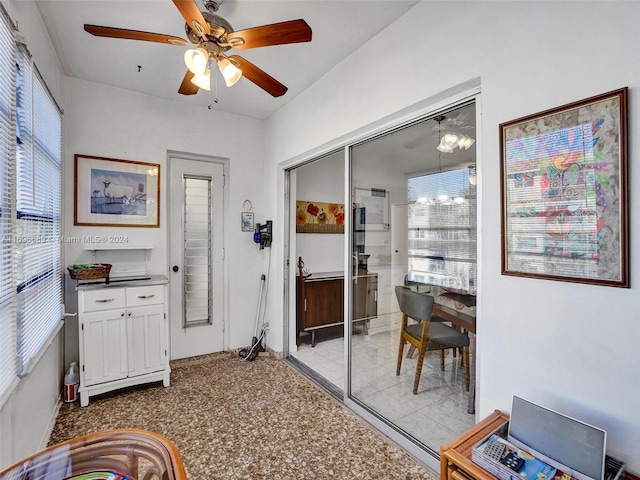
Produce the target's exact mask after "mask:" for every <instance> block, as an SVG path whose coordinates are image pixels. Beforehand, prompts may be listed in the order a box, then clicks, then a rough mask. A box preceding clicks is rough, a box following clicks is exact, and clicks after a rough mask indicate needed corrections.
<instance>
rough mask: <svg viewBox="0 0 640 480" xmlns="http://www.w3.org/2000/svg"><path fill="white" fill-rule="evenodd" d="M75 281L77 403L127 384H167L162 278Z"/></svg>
mask: <svg viewBox="0 0 640 480" xmlns="http://www.w3.org/2000/svg"><path fill="white" fill-rule="evenodd" d="M140 283H141V282H131V284H124V285H123V286H120V285H118V286H116V284H111V285H103V286H99V287H96V286H95V285H92V284H89V285H79V286H78V287H77V290H78V321H79V339H80V352H79V353H80V387H79V389H78V392H79V394H80V405H81V406H83V407H84V406H87V405H88V404H89V397H91V396H93V395H98V394H100V393H105V392H108V391H111V390H115V389H118V388H122V387H128V386H131V385H138V384H141V383H148V382H157V381H162V383H163V385H164V386H165V387H168V386H169V373H170V369H169V322H168V319H167V314H166V313H167V286H166V282H165V283H164V284H162V283H161V284H149V285H146V284H140Z"/></svg>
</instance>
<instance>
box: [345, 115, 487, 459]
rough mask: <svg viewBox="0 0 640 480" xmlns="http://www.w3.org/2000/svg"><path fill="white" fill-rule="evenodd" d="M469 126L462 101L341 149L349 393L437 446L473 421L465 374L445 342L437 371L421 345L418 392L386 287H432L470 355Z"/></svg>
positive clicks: (413, 357) (471, 118)
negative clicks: (347, 234)
mask: <svg viewBox="0 0 640 480" xmlns="http://www.w3.org/2000/svg"><path fill="white" fill-rule="evenodd" d="M445 136H446V141H445ZM475 136H476V135H475V105H474V104H473V103H470V104H466V105H464V106H462V107H459V108H456V109H453V110H451V111H448V112H445V113H444V114H441V115H438V116H434V117H431V118H426V119H424V120H421V121H418V122H415V123H413V124H411V125H408V126H406V127H404V128H399V129H396V130H394V131H392V132H389V133H387V134H385V135H379V136H377V137H375V138H373V139H371V140H368V141H364V142H362V143H360V144H358V145H356V146H353V147H351V149H350V163H351V205H352V212H351V213H352V225H351V228H352V242H351V246H350V247H351V272H350V273H351V277H352V279H351V280H352V288H351V300H350V301H351V316H350V322H351V336H350V345H349V352H350V353H349V369H350V380H351V381H350V385H349V386H348V392H349V395H350V396H351V397H352V398H353V399H354V400H356V401H358V402H359V403H361V404H363V405H364V406H366V407H367V408H369V409H371V410H372V411H374V412H375V413H376V414H377V415H379V416H381V417H383V418H384V419H385V420H386V421H387V422H389V423H390V424H391V425H393V426H395V427H396V428H398V429H400V430H402V431H404V432H405V433H406V434H408V435H410V436H411V437H413V438H414V439H415V440H416V441H417V442H419V443H421V444H423V445H424V446H425V447H426V448H427V449H429V450H431V451H433V452H434V453H437V452H438V451H439V448H440V445H441V444H443V443H446V442H448V441H449V440H451V439H452V438H454V437H455V436H457V435H458V434H460V433H461V432H463V431H465V430H466V429H468V428H469V427H471V426H472V425H473V423H474V415H473V412H474V410H473V407H474V397H473V382H471V381H470V382H469V384H470V385H469V391H467V388H466V387H467V386H466V382H465V380H466V378H465V366H464V365H463V362H462V358H464V357H463V355H461V352H459V351H457V350H447V351H446V355H445V362H444V369H441V363H440V354H439V352H437V351H434V352H428V353H427V354H426V356H425V359H424V362H423V364H422V365H423V366H422V373H421V379H420V385H419V388H418V391H417V393H416V394H415V395H414V394H413V383H414V376H415V373H416V367H417V361H418V360H417V357H418V355H417V353H413V352H409V349H408V348H407V347H405V349H404V350H403V352H402V355H403V359H402V367H401V369H400V374H399V375H396V365H397V360H398V354H399V343H400V325H401V319H402V313H401V312H400V308H399V305H398V301H397V299H396V295H395V287H396V286H398V285H400V286H403V287H407V288H410V289H413V290H415V291H418V292H420V293H421V294H425V295H432V296H433V297H434V299H436V303H437V304H438V305H437V307H436V308H437V309H439V312H441V314H442V315H441V316H442V317H443V320H444V321H445V322H446V324H447V325H451V326H455V328H457V329H459V330H460V331H461V332H462V333H463V334H465V335H468V336H469V338H470V344H471V354H470V358H473V357H474V348H475V346H474V345H475V342H474V338H475V293H476V287H477V285H476V278H477V276H476V240H477V231H476V215H477V208H476V186H475V184H474V183H473V182H475V161H476V160H475V143H474V142H475ZM470 167H473V171H472V169H471V168H470ZM471 173H473V178H472V177H471V175H470V174H471ZM472 180H473V182H472ZM447 314H449V317H448V318H446V317H445V315H447ZM439 315H440V313H439ZM458 317H460V318H463V319H465V320H467V322H468V323H466V324H464V323H461V322H457V320H458V319H459V318H458ZM409 321H410V322H412V320H409ZM468 368H470V370H471V372H473V368H474V365H473V364H472V365H470V366H468Z"/></svg>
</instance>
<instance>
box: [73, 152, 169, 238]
mask: <svg viewBox="0 0 640 480" xmlns="http://www.w3.org/2000/svg"><path fill="white" fill-rule="evenodd" d="M74 225H88V226H122V227H159V226H160V165H158V164H156V163H144V162H134V161H131V160H118V159H115V158H104V157H93V156H89V155H75V178H74Z"/></svg>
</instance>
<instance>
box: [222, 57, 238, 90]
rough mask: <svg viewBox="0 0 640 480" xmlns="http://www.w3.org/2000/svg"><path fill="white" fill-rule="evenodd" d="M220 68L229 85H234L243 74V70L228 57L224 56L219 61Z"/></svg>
mask: <svg viewBox="0 0 640 480" xmlns="http://www.w3.org/2000/svg"><path fill="white" fill-rule="evenodd" d="M218 70H220V73H221V74H222V76H223V77H224V82H225V83H226V84H227V87H232V86H234V85H235V84H236V82H237V81H238V80H240V77H241V76H242V70H240V69H239V68H238V67H236V66H235V65H234V64H233V63H232V62H231V60H229V59H228V58H223V59H222V60H220V61H219V62H218Z"/></svg>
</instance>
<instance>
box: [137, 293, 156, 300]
mask: <svg viewBox="0 0 640 480" xmlns="http://www.w3.org/2000/svg"><path fill="white" fill-rule="evenodd" d="M153 297H155V294H153V293H152V294H151V295H138V298H142V299H147V298H153Z"/></svg>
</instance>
